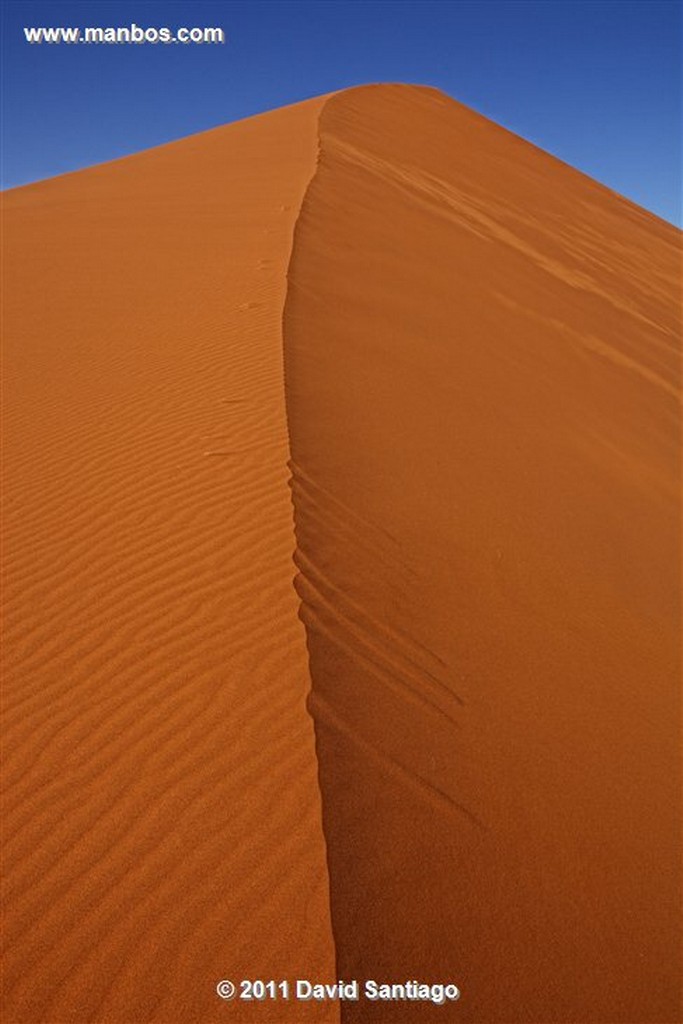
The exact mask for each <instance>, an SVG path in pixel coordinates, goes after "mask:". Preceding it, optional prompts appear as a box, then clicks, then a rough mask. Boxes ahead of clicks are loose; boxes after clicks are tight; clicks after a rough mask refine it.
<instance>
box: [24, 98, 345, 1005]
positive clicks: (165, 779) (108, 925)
mask: <svg viewBox="0 0 683 1024" xmlns="http://www.w3.org/2000/svg"><path fill="white" fill-rule="evenodd" d="M320 103H321V101H314V102H311V103H307V104H302V105H299V106H296V107H293V108H290V109H288V110H282V111H278V112H276V113H273V114H269V115H266V116H263V117H257V118H252V119H250V120H248V121H245V122H242V123H240V124H235V125H232V126H229V127H227V128H224V129H219V130H217V131H212V132H208V133H206V134H202V135H198V136H195V137H193V138H189V139H187V140H184V141H182V142H180V143H177V144H174V145H170V146H164V147H161V148H159V149H156V150H153V151H150V152H146V153H143V154H140V155H139V156H135V157H132V158H129V159H125V160H121V161H119V162H116V163H113V164H110V165H107V166H101V167H95V168H92V169H91V170H88V171H85V172H81V173H78V174H73V175H68V176H66V177H63V178H59V179H55V180H52V181H48V182H44V183H42V184H40V185H35V186H30V187H28V188H23V189H19V190H16V191H14V192H12V193H10V194H9V195H8V196H7V197H6V215H5V224H6V248H7V251H8V267H7V272H6V280H5V295H6V299H7V305H8V308H7V312H6V324H5V326H6V339H7V340H6V343H5V405H6V420H5V438H6V439H5V471H6V475H7V479H8V483H7V484H6V485H5V496H6V502H5V511H4V528H5V552H6V564H5V584H4V597H5V602H6V608H7V610H6V619H5V650H6V654H5V701H4V704H5V724H4V737H5V782H6V792H5V797H4V824H5V838H6V852H5V861H4V863H5V876H6V882H5V944H6V952H5V958H6V959H5V969H4V988H5V1013H6V1016H5V1020H7V1021H22V1022H30V1024H43V1022H44V1024H61V1022H66V1021H78V1022H81V1021H97V1022H112V1024H133V1022H138V1021H148V1020H149V1021H152V1020H154V1021H164V1022H166V1021H187V1022H209V1021H214V1020H215V1021H219V1020H220V1021H225V1020H227V1019H228V1016H229V1017H230V1019H231V1020H232V1021H235V1020H245V1021H247V1020H254V1021H256V1020H258V1021H262V1020H269V1021H285V1020H296V1021H299V1020H305V1019H309V1018H310V1019H314V1018H316V1017H317V1019H321V1018H325V1019H328V1020H330V1019H337V1017H338V1014H337V1012H336V1010H335V1008H334V1007H333V1006H325V1005H320V1004H306V1005H303V1004H302V1006H300V1007H296V1006H286V1005H284V1006H283V1004H279V1005H278V1004H275V1005H270V1004H265V1003H264V1004H260V1003H259V1004H253V1005H252V1007H251V1008H250V1007H249V1005H248V1004H246V1003H245V1004H241V1005H239V1006H236V1005H230V1006H226V1005H225V1004H224V1003H223V1002H221V1000H220V999H219V998H218V997H217V995H216V991H215V986H216V983H217V982H218V981H220V980H221V979H223V978H231V979H236V978H241V977H247V978H249V977H257V978H264V977H265V978H269V977H280V976H283V977H287V976H296V975H297V974H300V975H302V976H304V977H305V976H307V972H313V973H314V974H319V975H321V977H322V978H323V979H330V980H331V978H332V976H333V973H334V952H333V947H332V939H331V932H330V924H329V897H328V880H327V873H326V864H325V848H324V841H323V836H322V830H321V826H320V797H319V791H318V786H317V774H316V763H315V753H314V743H313V726H312V724H311V721H310V718H309V717H308V715H307V712H306V709H305V703H304V701H305V696H306V693H307V692H308V689H309V687H310V681H309V677H308V666H307V657H306V649H305V635H304V628H303V626H302V625H301V623H300V621H299V619H298V617H297V598H296V594H295V592H294V589H293V587H292V577H293V573H294V567H293V564H292V551H293V548H294V532H293V520H292V506H291V496H290V491H289V488H288V486H287V479H288V470H287V458H288V449H287V424H286V418H285V403H284V392H283V386H282V332H281V318H282V306H283V302H284V294H285V287H286V268H287V262H288V259H289V253H290V248H291V238H292V230H293V224H294V220H295V218H296V215H297V211H298V208H299V204H300V202H301V197H302V194H303V191H304V189H305V187H306V184H307V182H308V180H309V178H310V177H311V175H312V174H313V171H314V168H315V158H316V131H315V125H316V119H317V114H318V110H319V107H320Z"/></svg>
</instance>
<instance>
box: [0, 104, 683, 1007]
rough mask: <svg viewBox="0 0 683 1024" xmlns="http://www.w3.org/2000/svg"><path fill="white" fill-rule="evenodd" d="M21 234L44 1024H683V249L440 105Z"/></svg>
mask: <svg viewBox="0 0 683 1024" xmlns="http://www.w3.org/2000/svg"><path fill="white" fill-rule="evenodd" d="M5 211H6V212H5V249H6V270H5V281H4V292H5V307H6V311H5V324H4V326H5V343H4V373H5V383H4V400H5V401H4V405H5V422H4V442H3V447H4V472H5V482H4V487H3V495H4V511H3V530H4V536H3V543H4V586H3V598H4V602H5V613H4V647H5V655H4V702H3V703H4V720H3V737H4V755H5V756H4V779H5V790H4V796H3V812H4V814H3V819H4V826H5V828H4V838H5V853H4V862H3V866H4V878H5V883H4V884H5V892H4V920H5V926H4V939H5V960H4V1019H5V1020H7V1021H8V1022H12V1024H15V1022H16V1024H19V1022H22V1024H62V1022H79V1024H80V1022H93V1024H133V1022H135V1024H137V1022H143V1021H157V1022H163V1024H204V1022H207V1024H209V1022H212V1021H219V1020H220V1021H227V1020H230V1021H232V1022H245V1024H247V1022H256V1021H271V1022H282V1024H288V1022H292V1024H298V1022H302V1024H303V1022H305V1021H308V1020H328V1021H332V1020H338V1019H339V1018H340V1016H341V1019H342V1021H348V1022H352V1021H359V1022H362V1021H368V1022H369V1021H376V1020H383V1021H392V1022H396V1024H409V1022H411V1021H423V1020H426V1019H429V1020H433V1021H435V1022H436V1021H438V1022H446V1021H448V1022H449V1024H450V1022H452V1021H468V1022H478V1024H512V1022H526V1024H552V1022H558V1024H559V1022H566V1024H569V1022H573V1024H675V1022H677V1021H680V1020H681V1009H680V1002H679V991H678V987H677V976H678V958H677V954H678V931H677V908H678V898H679V895H680V894H679V889H678V852H679V850H678V832H677V823H678V816H679V812H680V790H679V788H678V781H679V759H678V750H677V744H676V739H677V737H676V726H677V721H676V720H677V715H678V711H679V706H678V687H679V685H680V664H679V660H678V645H677V627H678V621H679V611H680V608H679V602H680V581H679V575H678V562H679V548H680V537H679V529H678V518H677V512H678V509H677V502H678V493H679V480H678V475H677V474H678V465H677V441H678V436H677V433H678V425H679V420H678V406H677V395H678V377H677V371H678V353H677V345H678V342H679V339H680V293H679V288H678V259H679V251H680V250H679V238H680V236H679V233H678V232H676V231H675V229H673V228H671V227H670V226H668V225H666V224H664V223H663V222H661V221H659V220H658V219H657V218H656V217H654V216H652V215H650V214H648V213H646V212H645V211H643V210H640V209H638V208H637V207H635V206H633V204H631V203H629V202H627V201H626V200H623V199H621V198H620V197H618V196H616V195H614V194H613V193H611V192H609V191H608V190H606V189H604V188H602V187H601V186H599V185H597V184H596V183H595V182H592V181H590V180H589V179H587V178H585V177H584V176H582V175H580V174H578V173H577V172H575V171H573V170H572V169H571V168H568V167H567V166H565V165H563V164H561V163H559V162H558V161H557V160H554V159H553V158H551V157H549V156H548V155H546V154H544V153H542V152H541V151H539V150H538V149H536V148H534V147H533V146H530V145H528V144H527V143H525V142H523V141H522V140H520V139H518V138H516V137H515V136H512V135H510V134H509V133H507V132H505V131H503V130H502V129H500V128H498V127H497V126H495V125H493V124H491V123H490V122H488V121H486V120H485V119H483V118H481V117H479V116H477V115H475V114H474V113H473V112H471V111H469V110H467V109H466V108H464V107H462V106H460V105H459V104H457V103H455V102H453V101H452V100H450V99H448V98H447V97H445V96H444V95H442V94H441V93H438V92H436V91H434V90H431V89H424V88H417V87H409V86H371V87H363V88H359V89H353V90H349V91H346V92H343V93H338V94H336V95H334V96H333V97H330V98H321V99H319V100H313V101H309V102H307V103H303V104H299V105H297V106H294V107H290V108H287V109H283V110H280V111H276V112H273V113H271V114H267V115H263V116H260V117H256V118H251V119H249V120H247V121H243V122H240V123H238V124H235V125H231V126H228V127H226V128H223V129H218V130H216V131H212V132H207V133H204V134H202V135H198V136H194V137H192V138H189V139H186V140H183V141H181V142H179V143H175V144H173V145H170V146H164V147H160V148H159V149H156V150H151V151H148V152H145V153H142V154H139V155H137V156H135V157H130V158H127V159H125V160H121V161H117V162H114V163H112V164H109V165H102V166H100V167H96V168H92V169H90V170H87V171H83V172H79V173H77V174H73V175H67V176H65V177H62V178H58V179H53V180H51V181H48V182H44V183H41V184H39V185H33V186H28V187H26V188H22V189H17V190H14V191H12V192H10V193H8V194H7V195H6V196H5ZM288 481H289V485H290V487H291V490H290V487H288ZM307 695H308V710H307V708H306V697H307ZM309 712H310V715H309ZM314 730H315V743H314ZM243 977H252V978H253V977H258V978H264V979H268V978H274V979H280V978H288V979H290V981H292V980H294V979H296V978H297V977H299V978H310V979H314V980H317V981H332V980H334V979H335V978H336V977H342V978H344V979H346V980H348V979H351V978H356V979H358V980H359V981H360V982H361V984H362V982H363V981H364V980H365V979H366V978H374V979H377V980H378V981H382V982H405V981H406V980H408V979H418V980H421V981H425V982H449V981H450V982H454V983H455V984H457V985H458V986H459V987H460V989H461V991H462V997H461V999H460V1000H459V1001H458V1002H454V1003H449V1004H448V1005H446V1006H437V1005H433V1004H432V1003H426V1002H411V1003H392V1002H372V1001H368V1000H365V999H361V1000H359V1001H358V1002H344V1003H341V1004H338V1003H336V1002H322V1003H316V1002H296V1001H294V1000H290V1001H288V1002H283V1001H279V1002H263V1003H258V1004H251V1005H250V1004H247V1003H242V1002H238V1001H235V1002H231V1003H224V1002H222V1001H221V1000H220V999H219V998H218V996H217V995H216V992H215V985H216V982H217V981H219V980H220V979H221V978H231V979H232V980H233V981H237V980H239V979H240V978H243Z"/></svg>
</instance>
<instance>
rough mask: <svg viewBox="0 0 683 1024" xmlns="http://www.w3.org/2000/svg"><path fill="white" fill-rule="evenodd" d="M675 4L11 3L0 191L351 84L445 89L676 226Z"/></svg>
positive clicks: (492, 0)
mask: <svg viewBox="0 0 683 1024" xmlns="http://www.w3.org/2000/svg"><path fill="white" fill-rule="evenodd" d="M681 17H682V8H681V4H680V3H679V2H678V0H300V2H297V0H293V2H289V0H250V2H229V0H225V2H216V0H211V2H208V0H207V2H202V0H177V2H175V0H142V2H138V3H133V2H127V0H125V2H118V3H116V2H108V0H95V2H62V0H53V2H33V0H5V3H4V4H3V57H4V61H3V88H2V96H3V114H4V128H3V133H2V142H3V185H4V187H11V186H14V185H18V184H23V183H25V182H28V181H33V180H36V179H39V178H45V177H49V176H51V175H55V174H61V173H63V172H64V171H69V170H74V169H76V168H79V167H84V166H88V165H89V164H93V163H99V162H101V161H104V160H111V159H113V158H115V157H117V156H122V155H124V154H126V153H132V152H136V151H137V150H139V149H144V148H147V147H149V146H154V145H158V144H159V143H162V142H167V141H169V140H171V139H177V138H181V137H182V136H184V135H189V134H191V133H192V132H197V131H202V130H203V129H206V128H211V127H214V126H215V125H219V124H224V123H226V122H228V121H233V120H236V119H238V118H242V117H247V116H249V115H251V114H255V113H259V112H261V111H263V110H269V109H272V108H274V107H278V106H282V105H284V104H287V103H294V102H296V101H298V100H302V99H306V98H307V97H309V96H316V95H318V94H320V93H324V92H330V91H333V90H335V89H340V88H343V87H345V86H349V85H357V84H361V83H365V82H380V81H393V82H396V81H404V82H417V83H422V84H427V85H433V86H437V87H438V88H440V89H443V90H444V91H445V92H447V93H449V94H450V95H451V96H453V97H455V98H456V99H458V100H460V101H461V102H463V103H466V104H468V105H469V106H471V107H473V108H474V109H475V110H478V111H479V112H480V113H482V114H484V115H485V116H487V117H490V118H491V119H492V120H494V121H497V122H498V123H499V124H502V125H504V126H505V127H506V128H509V129H510V130H512V131H514V132H517V133H518V134H519V135H522V136H523V137H524V138H526V139H528V140H530V141H531V142H534V143H536V144H537V145H539V146H541V147H542V148H543V149H546V150H548V151H550V152H551V153H554V154H555V155H556V156H558V157H560V158H561V159H562V160H565V161H566V162H567V163H570V164H572V165H573V166H575V167H578V168H579V169H580V170H582V171H585V172H586V173H587V174H590V175H591V176H592V177H595V178H597V179H598V180H599V181H602V182H603V183H605V184H606V185H608V186H610V187H611V188H613V189H615V190H616V191H618V192H621V193H622V194H623V195H626V196H628V197H629V198H631V199H633V200H635V202H637V203H639V204H640V205H642V206H645V207H647V208H648V209H650V210H653V211H654V212H655V213H658V214H659V215H660V216H661V217H664V218H665V219H667V220H670V221H673V222H675V223H678V224H680V223H681V197H680V192H681V180H680V177H681V127H680V125H681V77H680V76H681V50H682V39H681ZM132 22H135V23H136V24H137V25H140V26H142V27H143V28H144V27H149V26H154V27H161V26H168V27H170V28H172V29H176V28H178V27H180V26H187V27H193V26H219V27H222V28H223V29H224V30H225V33H226V37H227V41H226V43H225V45H223V46H209V45H205V46H163V45H156V46H154V45H144V46H106V45H100V46H67V45H60V46H57V45H46V44H43V45H42V46H38V45H34V46H31V45H29V44H28V43H26V41H25V39H24V34H23V27H24V26H46V27H48V26H60V25H62V26H72V25H73V26H78V27H85V26H89V25H101V26H103V27H107V26H127V25H130V24H131V23H132Z"/></svg>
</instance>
